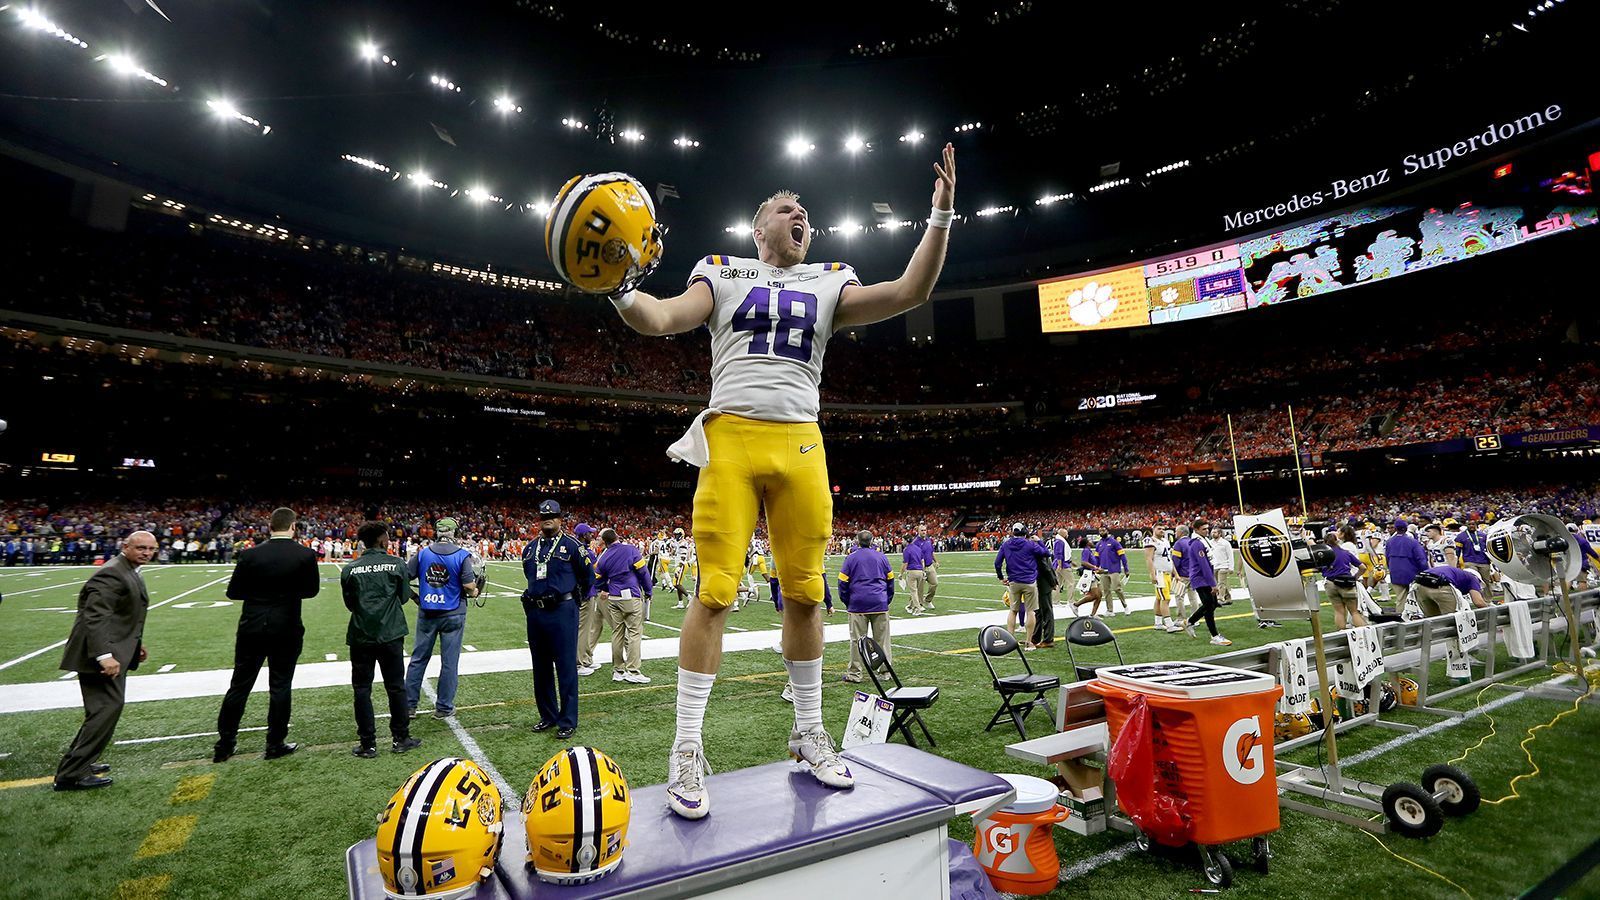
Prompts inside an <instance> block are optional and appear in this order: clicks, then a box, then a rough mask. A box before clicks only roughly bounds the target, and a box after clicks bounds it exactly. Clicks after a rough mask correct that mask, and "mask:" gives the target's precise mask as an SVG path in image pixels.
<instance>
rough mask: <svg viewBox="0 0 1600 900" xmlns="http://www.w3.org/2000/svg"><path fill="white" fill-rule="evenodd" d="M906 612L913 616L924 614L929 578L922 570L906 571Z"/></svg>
mask: <svg viewBox="0 0 1600 900" xmlns="http://www.w3.org/2000/svg"><path fill="white" fill-rule="evenodd" d="M905 578H906V611H907V612H909V613H911V614H912V615H913V616H914V615H917V614H919V613H921V612H922V604H923V597H924V594H925V593H926V592H927V589H928V576H927V574H926V572H925V571H924V570H922V569H907V570H906V575H905Z"/></svg>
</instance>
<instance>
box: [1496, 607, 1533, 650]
mask: <svg viewBox="0 0 1600 900" xmlns="http://www.w3.org/2000/svg"><path fill="white" fill-rule="evenodd" d="M1506 612H1507V613H1509V614H1510V624H1508V625H1507V626H1506V628H1505V629H1504V630H1503V633H1504V634H1505V641H1506V652H1507V653H1509V654H1511V656H1512V657H1513V658H1515V659H1532V658H1533V657H1534V656H1535V653H1534V649H1533V613H1532V612H1531V611H1530V610H1529V609H1528V601H1526V600H1514V601H1512V602H1510V603H1507V604H1506Z"/></svg>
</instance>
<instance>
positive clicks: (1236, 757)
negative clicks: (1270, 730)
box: [1222, 716, 1267, 784]
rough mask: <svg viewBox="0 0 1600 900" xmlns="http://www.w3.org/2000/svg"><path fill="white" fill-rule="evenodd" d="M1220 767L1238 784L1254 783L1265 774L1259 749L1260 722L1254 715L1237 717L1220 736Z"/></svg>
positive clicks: (1264, 763)
mask: <svg viewBox="0 0 1600 900" xmlns="http://www.w3.org/2000/svg"><path fill="white" fill-rule="evenodd" d="M1222 767H1223V768H1224V769H1226V770H1228V777H1230V778H1232V779H1233V780H1234V781H1237V782H1239V783H1240V784H1255V783H1256V782H1258V781H1260V780H1261V776H1262V775H1265V774H1266V771H1267V768H1266V761H1265V759H1264V758H1263V753H1262V750H1261V722H1260V721H1259V720H1258V719H1257V718H1256V717H1255V716H1250V717H1248V718H1244V719H1239V720H1238V721H1236V722H1234V723H1233V724H1232V725H1229V726H1228V733H1227V734H1225V735H1223V736H1222Z"/></svg>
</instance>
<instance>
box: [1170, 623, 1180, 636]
mask: <svg viewBox="0 0 1600 900" xmlns="http://www.w3.org/2000/svg"><path fill="white" fill-rule="evenodd" d="M1182 633H1183V626H1182V625H1179V624H1178V623H1176V622H1168V623H1167V634H1182Z"/></svg>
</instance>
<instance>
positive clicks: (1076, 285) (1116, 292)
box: [1039, 266, 1150, 334]
mask: <svg viewBox="0 0 1600 900" xmlns="http://www.w3.org/2000/svg"><path fill="white" fill-rule="evenodd" d="M1148 324H1150V304H1149V294H1148V291H1147V289H1146V287H1145V283H1144V267H1143V266H1132V267H1129V268H1126V269H1114V270H1112V271H1110V272H1101V273H1099V274H1096V275H1084V276H1080V277H1076V278H1064V279H1062V280H1060V281H1047V282H1045V283H1043V284H1041V285H1039V327H1040V329H1041V330H1042V331H1044V332H1045V333H1047V334H1048V333H1050V332H1061V331H1095V330H1098V329H1102V328H1128V327H1130V326H1133V325H1148Z"/></svg>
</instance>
